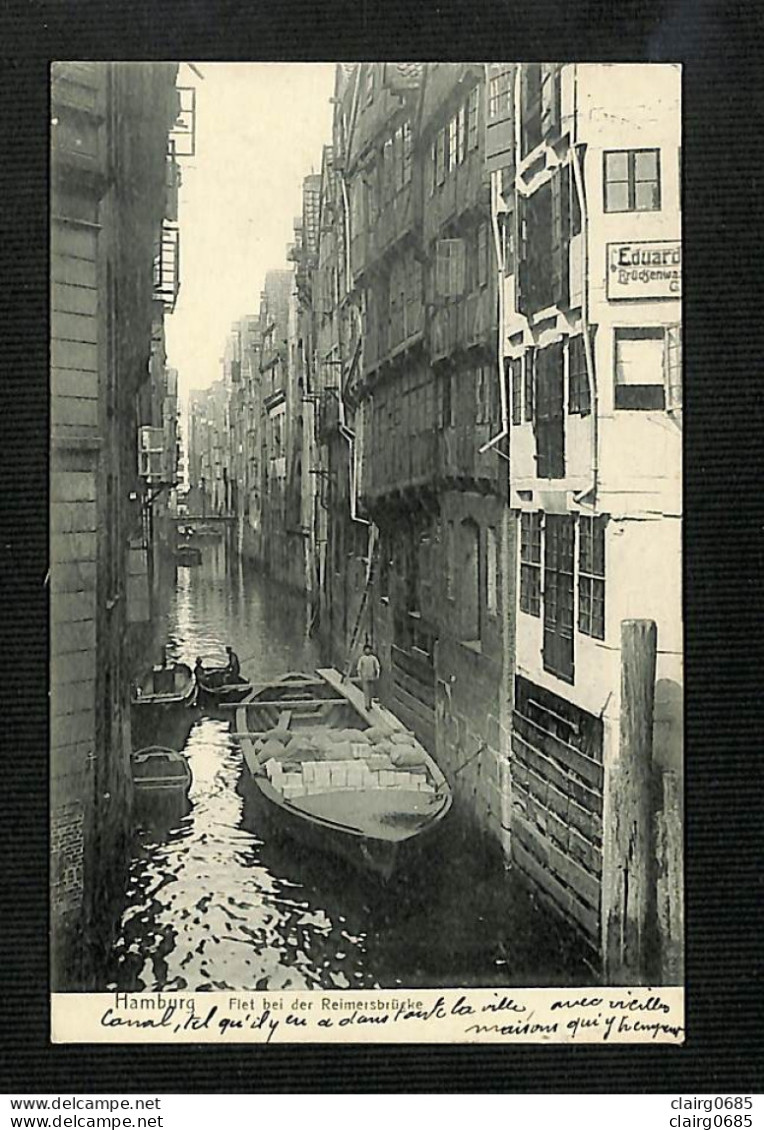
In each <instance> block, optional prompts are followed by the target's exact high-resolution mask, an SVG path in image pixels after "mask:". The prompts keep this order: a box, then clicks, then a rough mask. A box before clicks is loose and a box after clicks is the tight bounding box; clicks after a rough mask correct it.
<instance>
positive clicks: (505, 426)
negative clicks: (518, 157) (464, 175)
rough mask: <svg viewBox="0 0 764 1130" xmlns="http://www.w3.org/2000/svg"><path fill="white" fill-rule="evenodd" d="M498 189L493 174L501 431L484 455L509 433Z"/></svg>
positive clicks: (482, 448) (502, 260) (492, 207)
mask: <svg viewBox="0 0 764 1130" xmlns="http://www.w3.org/2000/svg"><path fill="white" fill-rule="evenodd" d="M498 195H499V194H498V189H497V174H496V173H492V174H491V230H492V231H493V243H494V248H495V250H496V262H497V264H498V271H497V280H498V291H499V313H498V317H499V329H498V335H497V336H498V348H497V351H496V352H497V359H496V364H497V369H498V378H499V395H500V397H501V431H500V432H499V434H498V435H495V436H494V437H493V439H489V441H488V443H484V444H483V446H482V447H481V448H479V453H480V454H481V455H483V453H484V452H486V451H489V450H490V449H491V448H492V447H493V446H494V444H497V443H498V442H499V440H502V439H504V438H505V436H508V435H509V412H508V405H507V387H506V382H505V380H504V248H503V247H502V242H501V234H500V232H499V220H498V217H497V215H496V211H497V206H498ZM496 454H497V455H501V456H502V457H503V458H504V459H506V460H507V462H509V456H508V455H505V454H504V452H503V451H498V450H497V452H496Z"/></svg>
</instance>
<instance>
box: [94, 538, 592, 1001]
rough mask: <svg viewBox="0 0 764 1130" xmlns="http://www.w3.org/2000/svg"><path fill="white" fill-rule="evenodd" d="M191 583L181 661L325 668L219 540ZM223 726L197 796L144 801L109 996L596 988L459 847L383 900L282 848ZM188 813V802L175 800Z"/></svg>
mask: <svg viewBox="0 0 764 1130" xmlns="http://www.w3.org/2000/svg"><path fill="white" fill-rule="evenodd" d="M202 552H203V563H202V565H201V566H200V567H198V568H195V569H184V570H179V571H178V582H177V590H176V592H175V595H174V598H173V601H172V606H171V609H170V612H169V616H168V621H167V625H166V627H167V638H168V653H169V655H170V656H171V657H172V658H177V659H181V660H183V661H185V662H191V663H192V662H193V659H194V658H195V656H197V655H201V656H203V657H204V658H205V661H208V662H210V663H213V662H218V661H220V660H222V658H223V654H224V647H225V644H226V643H230V644H231V645H232V646H233V648H234V649H235V650H236V652H237V653H238V654H239V656H240V657H241V660H242V665H243V667H244V670H245V672H246V673H247V674H248V675H250V676H251V677H253V678H255V679H256V680H260V679H267V678H270V677H272V676H274V675H278V674H281V673H282V672H284V671H286V670H296V669H300V670H312V669H313V668H315V666H316V665H317V664H318V663H319V655H318V653H317V651H316V647H315V644H314V643H313V642H312V641H310V640H309V639H307V638H306V632H305V626H306V618H305V609H304V605H303V603H302V602H301V601H300V600H299V599H297V598H293V597H291V596H289V595H285V594H284V593H283V592H282V591H280V590H279V589H278V588H277V587H276V586H274V585H273V583H272V582H269V581H267V580H265V579H264V578H262V577H260V576H258V575H256V574H254V575H253V574H252V573H251V572H245V571H244V570H243V569H242V568H241V566H239V565H236V566H234V567H233V568H232V567H230V566H229V564H228V561H227V558H226V547H225V545H224V544H223V543H222V542H221V543H213V544H207V545H204V546H203V549H202ZM230 730H231V728H230V726H229V723H228V721H227V720H224V719H223V718H219V719H216V718H211V717H199V719H198V720H197V721H196V723H195V725H194V727H193V729H192V730H191V732H190V735H189V737H188V740H187V742H186V746H185V752H186V755H187V756H188V759H189V764H190V767H191V771H192V774H193V782H192V786H191V790H190V794H189V797H188V798H187V799H186V800H185V801H184V802H182V803H181V804H180V806H178V807H175V808H173V807H172V802H171V801H170V800H169V799H168V798H161V800H162V801H163V802H164V803H155V804H153V805H152V804H145V803H142V804H141V806H140V807H139V809H138V810H137V813H136V816H137V821H138V824H137V828H136V835H135V842H134V852H133V858H132V863H131V868H130V876H129V882H128V887H127V890H126V892H125V897H124V909H123V912H122V916H121V922H120V929H119V935H118V937H117V940H116V943H115V946H114V950H113V960H112V963H111V968H110V969H109V971H108V975H107V979H106V980H107V984H106V986H105V987H108V988H113V989H119V990H138V989H147V990H160V989H184V990H189V991H192V990H247V989H271V990H275V989H303V988H325V989H330V988H348V987H351V986H352V987H373V986H396V985H404V986H412V987H413V986H415V985H422V986H425V985H433V986H434V985H449V984H451V985H458V984H462V985H488V984H497V985H501V984H509V983H512V984H516V985H520V984H544V983H555V982H556V983H568V984H571V983H585V982H590V981H591V976H592V975H591V972H590V971H589V970H588V969H587V968H586V966H585V965H584V964H583V962H582V960H581V956H582V955H581V954H579V953H578V952H577V951H574V950H573V949H572V948H571V942H570V939H569V938H568V937H567V936H566V935H565V934H564V933H561V932H560V930H559V928H558V926H557V924H556V923H555V922H554V921H551V920H549V919H548V917H547V916H546V915H545V914H544V913H543V912H542V911H541V910H540V908H538V907H536V906H535V905H534V904H533V902H532V901H531V899H530V898H529V896H528V894H527V893H526V892H525V891H524V890H523V889H519V888H518V889H515V887H514V886H510V885H509V884H508V883H507V881H506V878H505V877H504V876H503V875H502V874H501V872H500V871H499V870H497V869H496V868H492V869H489V870H488V871H487V870H486V868H485V865H484V863H483V862H482V861H481V860H479V859H475V858H474V852H473V851H471V845H470V843H469V842H466V843H463V842H461V841H460V839H459V837H458V835H456V834H455V835H454V836H453V837H452V838H451V839H448V840H446V841H445V845H444V848H443V850H442V852H441V854H440V856H439V857H436V858H434V859H432V858H431V859H430V860H429V861H427V863H426V865H424V866H422V867H421V868H420V869H418V870H417V871H415V872H414V873H413V874H412V873H409V874H407V875H406V876H402V877H400V878H399V879H398V880H397V881H394V882H393V884H392V885H391V886H390V887H389V888H382V887H380V886H379V885H378V884H376V883H374V882H373V881H369V880H368V879H365V878H364V877H362V876H359V875H356V874H355V873H354V872H351V871H349V870H347V869H346V868H345V865H344V864H343V863H342V862H341V861H334V860H332V859H331V858H324V857H321V856H319V855H317V854H315V853H312V852H309V851H307V850H306V849H305V848H302V847H301V846H299V845H297V844H295V843H294V842H293V841H288V840H284V839H281V838H280V837H279V836H278V835H276V834H274V830H273V829H272V828H271V827H269V826H268V824H266V823H264V822H263V819H262V815H261V813H260V812H259V810H258V808H257V806H256V805H254V804H253V803H252V802H251V797H250V793H249V791H248V790H247V789H246V788H242V782H243V778H242V774H241V768H242V758H241V753H240V750H239V748H238V746H237V744H236V740H235V739H234V738H233V737H232V736H231V732H230ZM175 803H176V805H177V801H176V802H175Z"/></svg>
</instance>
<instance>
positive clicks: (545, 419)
mask: <svg viewBox="0 0 764 1130" xmlns="http://www.w3.org/2000/svg"><path fill="white" fill-rule="evenodd" d="M535 369H536V429H535V430H536V472H537V474H538V477H539V478H540V479H562V478H564V477H565V415H564V374H563V348H562V342H555V343H554V344H553V345H548V346H547V347H546V348H545V349H538V350H536V365H535Z"/></svg>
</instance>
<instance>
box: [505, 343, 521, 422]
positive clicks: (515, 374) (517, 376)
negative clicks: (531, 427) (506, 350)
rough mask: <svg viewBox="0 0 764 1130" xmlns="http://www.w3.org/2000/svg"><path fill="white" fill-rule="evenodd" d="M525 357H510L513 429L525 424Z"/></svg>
mask: <svg viewBox="0 0 764 1130" xmlns="http://www.w3.org/2000/svg"><path fill="white" fill-rule="evenodd" d="M524 361H525V358H524V357H522V356H521V357H509V358H508V362H509V392H510V407H511V414H510V415H511V422H512V427H513V428H514V427H519V426H520V424H522V422H523V371H524Z"/></svg>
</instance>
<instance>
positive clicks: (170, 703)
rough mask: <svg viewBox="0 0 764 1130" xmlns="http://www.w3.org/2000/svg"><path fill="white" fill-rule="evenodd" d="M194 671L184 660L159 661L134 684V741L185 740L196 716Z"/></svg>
mask: <svg viewBox="0 0 764 1130" xmlns="http://www.w3.org/2000/svg"><path fill="white" fill-rule="evenodd" d="M195 703H196V681H195V679H194V673H193V671H192V670H191V668H190V667H189V666H188V665H187V664H186V663H158V664H156V665H155V666H153V667H150V668H149V669H148V670H147V671H145V672H144V674H143V675H142V676H141V677H140V678H139V679H138V681H137V682H136V683H134V685H133V690H132V695H131V706H132V729H133V740H134V743H135V744H137V745H148V744H150V742H152V741H153V742H157V741H162V740H168V738H169V737H170V736H171V737H172V741H173V744H175V743H176V742H177V744H178V745H179V746H182V745H183V744H184V743H185V740H186V738H187V737H188V735H189V733H190V731H191V727H192V726H193V724H194V721H195V720H196V714H195V712H194V710H193V707H194V705H195Z"/></svg>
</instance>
